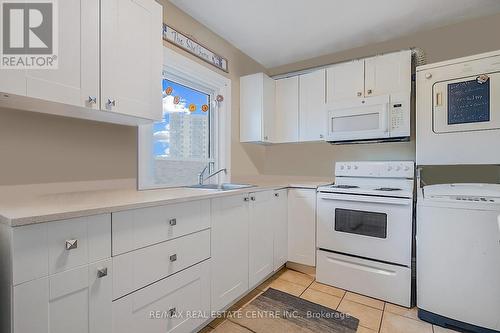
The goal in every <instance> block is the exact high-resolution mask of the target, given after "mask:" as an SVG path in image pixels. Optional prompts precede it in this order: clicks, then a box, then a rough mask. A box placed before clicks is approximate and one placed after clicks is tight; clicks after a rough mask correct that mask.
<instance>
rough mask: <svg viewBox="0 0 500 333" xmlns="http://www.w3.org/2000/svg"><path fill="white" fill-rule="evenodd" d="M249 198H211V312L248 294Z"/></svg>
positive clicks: (240, 196) (241, 196)
mask: <svg viewBox="0 0 500 333" xmlns="http://www.w3.org/2000/svg"><path fill="white" fill-rule="evenodd" d="M247 201H248V196H246V195H245V196H243V195H238V196H234V197H226V198H217V199H212V239H211V240H212V311H219V310H222V309H224V308H225V307H226V306H227V305H229V304H230V303H232V302H233V301H235V300H236V299H237V298H239V297H240V296H241V295H243V294H244V293H245V292H247V291H248V219H249V214H248V202H247Z"/></svg>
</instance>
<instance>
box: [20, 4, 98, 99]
mask: <svg viewBox="0 0 500 333" xmlns="http://www.w3.org/2000/svg"><path fill="white" fill-rule="evenodd" d="M57 9H58V17H59V29H58V30H59V37H58V39H59V42H58V45H59V47H58V48H59V51H58V52H59V54H58V68H57V69H55V70H47V69H43V70H28V71H26V73H27V75H26V89H27V91H26V95H27V96H28V97H34V98H38V99H43V100H48V101H52V102H57V103H64V104H69V105H75V106H81V107H87V108H92V109H99V1H98V0H64V1H60V2H58V6H57Z"/></svg>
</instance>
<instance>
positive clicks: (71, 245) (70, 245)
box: [66, 239, 78, 251]
mask: <svg viewBox="0 0 500 333" xmlns="http://www.w3.org/2000/svg"><path fill="white" fill-rule="evenodd" d="M77 247H78V240H77V239H68V240H67V241H66V250H68V251H69V250H73V249H76V248H77Z"/></svg>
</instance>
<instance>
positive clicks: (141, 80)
mask: <svg viewBox="0 0 500 333" xmlns="http://www.w3.org/2000/svg"><path fill="white" fill-rule="evenodd" d="M162 51H163V44H162V7H161V6H160V5H159V4H158V3H156V2H155V1H154V0H107V1H101V108H102V109H103V110H107V111H113V112H119V113H124V114H128V115H133V116H138V117H143V118H148V119H156V120H159V119H161V117H162V92H161V90H162V86H161V79H162V67H163V66H162V61H163V59H162V58H163V53H162Z"/></svg>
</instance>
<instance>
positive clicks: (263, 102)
mask: <svg viewBox="0 0 500 333" xmlns="http://www.w3.org/2000/svg"><path fill="white" fill-rule="evenodd" d="M274 110H275V82H274V80H273V79H271V78H270V77H269V76H267V75H266V74H264V73H257V74H252V75H246V76H242V77H241V78H240V141H241V142H261V143H271V142H273V141H274V140H275V136H274V133H275V130H274V118H275V111H274Z"/></svg>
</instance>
